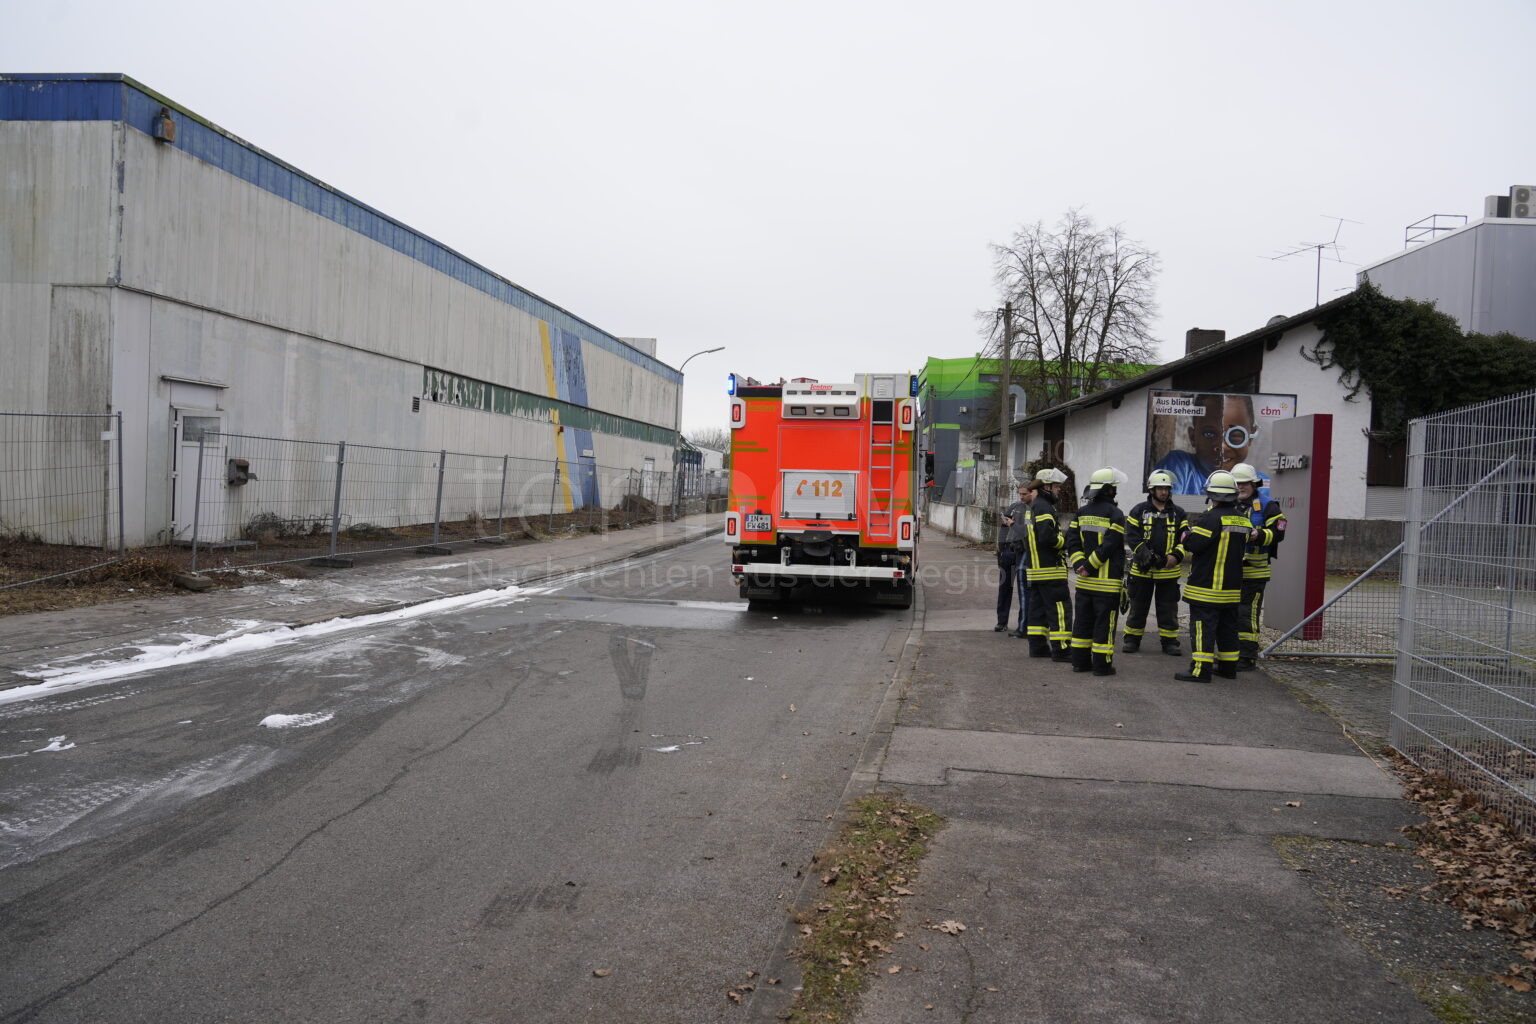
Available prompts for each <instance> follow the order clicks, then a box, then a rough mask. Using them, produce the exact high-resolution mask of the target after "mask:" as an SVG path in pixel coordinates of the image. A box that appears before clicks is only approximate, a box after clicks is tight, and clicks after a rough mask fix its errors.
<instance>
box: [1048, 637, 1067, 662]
mask: <svg viewBox="0 0 1536 1024" xmlns="http://www.w3.org/2000/svg"><path fill="white" fill-rule="evenodd" d="M1051 660H1052V661H1059V662H1061V663H1062V664H1066V663H1067V662H1069V661H1071V660H1072V655H1070V654H1068V653H1067V645H1066V644H1058V643H1055V642H1053V643H1052V644H1051Z"/></svg>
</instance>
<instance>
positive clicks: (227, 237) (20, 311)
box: [0, 75, 682, 545]
mask: <svg viewBox="0 0 1536 1024" xmlns="http://www.w3.org/2000/svg"><path fill="white" fill-rule="evenodd" d="M0 196H3V204H0V237H3V239H4V245H3V246H0V363H3V365H4V367H5V372H4V373H3V374H0V410H13V411H27V412H57V413H92V412H109V411H110V412H121V413H122V416H123V424H124V436H123V437H122V440H121V443H122V460H123V465H124V466H125V467H126V469H125V472H124V474H123V480H122V484H123V504H124V513H123V529H124V533H125V535H126V540H127V543H128V544H130V545H137V544H149V543H157V542H163V541H166V540H170V539H174V538H177V537H184V536H185V534H186V531H187V528H188V518H189V517H188V513H187V509H188V507H189V506H190V505H194V504H196V502H192V501H188V500H187V498H188V494H187V492H186V489H185V488H186V484H185V479H186V477H187V476H188V474H187V473H185V472H179V471H184V470H185V469H186V468H187V462H186V459H187V456H188V452H189V451H195V450H196V443H195V442H196V441H197V439H199V438H206V437H209V436H214V435H215V434H216V435H219V436H222V435H262V436H265V437H272V438H301V439H314V440H317V441H339V440H345V441H349V442H366V443H368V444H372V445H379V446H392V447H398V448H405V449H422V450H428V451H436V450H438V449H448V450H450V451H456V452H468V453H487V454H497V455H499V454H502V453H509V454H511V455H512V456H515V457H524V458H529V459H538V460H549V461H550V462H554V461H556V460H559V461H561V462H563V463H566V464H569V465H570V466H572V467H580V466H584V465H588V466H616V467H623V466H633V467H637V468H638V467H642V466H654V467H666V468H669V467H670V464H671V461H672V452H673V444H674V438H675V435H674V433H673V431H674V427H675V422H674V417H675V415H676V409H677V407H678V389H679V388H680V386H681V381H682V377H681V375H680V374H679V373H678V372H677V371H676V370H674V369H673V368H671V367H669V366H667V365H665V364H664V363H662V362H660V361H658V360H657V359H656V358H655V344H654V341H642V340H633V341H632V342H631V341H625V340H623V339H620V338H618V337H616V336H614V335H611V334H609V333H607V332H605V331H603V330H601V329H599V328H597V327H595V326H593V325H592V324H590V323H588V322H586V321H584V320H582V319H581V318H579V317H577V316H575V315H573V314H571V313H569V312H567V311H565V310H564V309H561V308H560V307H559V306H556V305H554V304H553V303H550V302H548V301H546V300H545V299H543V298H540V297H539V296H537V295H534V294H532V293H530V292H528V291H526V290H524V289H522V288H519V287H518V286H517V285H516V284H514V283H512V282H511V281H509V280H507V279H506V278H504V277H501V276H499V275H497V274H495V273H493V272H492V271H490V270H488V269H486V268H485V267H482V266H480V265H478V264H476V263H474V262H472V261H470V260H468V259H466V258H465V257H463V256H461V255H459V254H458V253H456V252H454V251H453V250H452V249H450V248H448V247H446V246H444V245H443V244H441V243H439V242H437V241H434V240H433V239H431V238H428V237H426V236H425V235H423V234H421V233H419V232H417V231H414V230H412V229H411V228H409V227H407V226H406V225H404V224H401V223H400V222H398V221H396V220H393V219H391V218H390V217H388V216H386V215H385V214H383V213H380V212H379V211H377V210H374V209H372V208H370V207H368V206H366V205H364V204H362V203H360V202H358V201H356V200H354V199H352V198H350V197H349V196H347V195H345V194H343V193H341V192H338V191H337V190H335V189H333V188H331V187H330V186H328V185H326V184H324V183H322V182H320V181H317V180H316V179H314V178H312V177H310V176H309V175H307V174H305V173H303V172H302V171H300V170H298V169H297V168H295V167H292V166H290V165H288V164H286V163H284V162H282V161H281V160H278V159H277V158H275V157H273V156H271V155H270V154H268V153H265V152H263V151H262V150H260V149H257V148H256V147H254V146H252V145H251V144H250V143H247V142H245V141H243V140H241V139H239V138H237V137H236V136H234V135H231V134H230V133H228V132H226V131H224V130H223V129H221V128H219V127H218V126H216V125H213V124H210V123H209V122H207V121H205V120H203V119H202V118H199V117H198V116H197V115H195V114H193V113H191V112H190V111H188V110H187V109H186V108H184V107H182V106H179V105H178V104H176V103H174V102H172V101H170V100H168V99H166V98H164V97H161V96H158V95H156V94H155V93H153V92H151V91H150V90H148V89H147V88H145V87H144V86H142V85H140V84H138V83H137V82H135V81H133V80H132V79H130V78H126V77H124V76H121V75H60V76H47V75H10V76H0ZM230 454H233V453H230ZM194 459H195V457H194ZM221 469H222V466H221ZM178 475H179V477H180V479H181V480H182V483H181V484H180V485H178V484H177V482H176V481H177V480H178ZM599 479H600V475H599V474H596V473H588V474H586V475H585V476H583V475H582V474H580V473H575V474H572V473H567V474H566V477H565V482H564V484H563V488H564V499H563V501H564V504H565V505H566V506H567V507H568V508H569V507H580V506H581V505H583V504H584V503H596V502H611V501H612V496H611V495H603V494H599V493H597V489H598V487H599V483H598V481H599Z"/></svg>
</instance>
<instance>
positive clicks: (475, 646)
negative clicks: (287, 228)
mask: <svg viewBox="0 0 1536 1024" xmlns="http://www.w3.org/2000/svg"><path fill="white" fill-rule="evenodd" d="M723 563H724V551H723V545H722V544H721V543H720V542H719V541H718V540H709V541H703V542H698V543H694V544H690V545H688V546H686V547H682V548H678V549H675V550H673V551H670V552H667V553H665V554H663V555H660V556H656V557H653V558H649V559H643V560H639V561H637V562H633V563H627V564H622V565H619V566H615V567H612V568H610V569H608V570H605V571H603V570H600V571H597V572H595V573H587V574H580V575H577V576H573V577H571V578H568V579H565V580H563V581H557V582H556V583H555V584H553V585H552V586H550V587H548V588H547V589H546V590H545V591H544V592H542V593H539V594H536V595H534V596H531V597H525V598H521V599H517V600H508V601H505V602H502V603H498V604H492V605H488V606H480V607H475V608H470V609H468V610H460V611H456V612H454V611H450V612H444V613H441V614H437V615H430V616H422V617H419V618H414V619H406V620H403V621H399V622H392V623H384V624H375V625H371V626H369V625H363V626H358V627H355V628H352V629H347V630H342V631H339V632H334V633H330V634H328V635H325V636H321V637H316V638H314V639H311V640H306V641H301V642H297V643H291V644H287V645H284V646H280V647H274V648H270V649H265V650H257V651H252V652H248V653H244V654H240V653H232V654H230V655H228V656H226V657H222V658H216V659H211V660H208V661H203V662H200V663H197V664H192V665H185V666H181V667H177V668H169V669H162V670H159V671H156V672H151V673H148V674H143V675H137V676H129V677H124V678H120V679H117V680H114V681H112V682H110V683H105V684H103V685H100V686H96V687H92V688H90V689H84V690H78V691H75V692H72V693H65V694H61V695H58V696H54V697H46V698H36V699H33V700H29V701H19V702H15V703H11V704H4V705H0V743H3V744H4V748H5V749H7V750H15V749H23V747H26V748H30V746H31V742H32V740H34V739H35V740H36V747H37V748H39V753H37V754H35V755H29V756H26V757H15V758H10V759H6V760H0V822H3V824H0V864H3V865H6V866H5V867H4V868H3V869H0V963H3V964H4V968H3V972H0V1021H22V1020H27V1021H32V1020H35V1021H48V1022H64V1021H69V1022H76V1021H113V1022H128V1021H156V1022H159V1024H166V1022H178V1021H197V1022H211V1021H258V1020H259V1021H263V1022H270V1021H274V1020H278V1021H325V1022H330V1024H335V1022H346V1021H444V1022H447V1021H452V1022H491V1021H496V1022H507V1021H583V1022H587V1021H608V1020H612V1021H621V1020H622V1021H689V1022H698V1021H713V1020H741V1019H743V1013H744V1011H743V1009H742V1008H741V1007H738V1006H736V1005H734V1004H733V1003H731V1002H729V1001H728V1000H727V998H726V996H725V992H726V990H727V989H729V988H731V987H733V986H736V985H739V984H742V983H744V982H746V981H747V975H748V972H750V971H756V972H759V976H758V977H757V978H755V979H753V983H755V984H757V985H759V986H760V987H762V986H764V985H765V982H766V977H765V975H768V974H771V973H774V971H775V968H776V967H777V968H779V969H781V968H782V964H780V963H778V958H779V957H780V956H781V955H782V953H783V946H784V943H785V941H786V932H787V929H786V910H787V908H788V906H789V905H790V903H791V902H792V901H793V900H794V898H795V895H796V892H797V890H798V888H799V886H800V885H801V884H802V881H803V880H802V879H801V878H797V877H796V875H797V870H798V869H800V868H801V867H803V866H804V865H805V864H806V862H807V860H808V858H809V856H810V855H811V854H812V853H813V852H814V851H815V849H816V848H817V847H818V846H819V845H820V844H821V843H822V841H823V840H824V839H825V836H826V833H827V829H828V827H829V826H830V825H831V824H832V822H831V821H830V820H829V816H831V815H832V814H833V813H834V812H835V811H836V809H837V807H838V806H839V804H840V801H841V800H842V798H843V795H844V791H845V788H846V786H847V784H848V781H849V777H850V772H851V770H852V769H853V767H854V765H855V763H856V761H857V759H858V757H859V755H860V751H861V749H862V747H863V745H864V742H865V739H866V736H867V734H868V732H869V729H870V726H871V723H872V721H873V719H874V716H875V714H876V711H877V709H878V708H879V705H880V703H881V701H882V699H883V698H884V697H885V695H886V692H887V690H888V688H889V686H890V682H891V678H892V674H893V671H894V670H895V668H896V660H897V658H898V654H899V651H900V650H901V647H902V645H903V643H904V642H905V641H906V639H907V635H908V630H909V628H910V625H911V614H910V613H909V612H905V611H896V610H891V609H880V610H877V609H862V608H846V607H837V606H831V605H829V606H825V607H824V608H822V609H820V610H816V609H811V610H807V611H803V612H799V613H791V612H785V613H782V614H777V615H775V614H774V613H771V612H770V613H749V612H747V611H746V610H745V602H741V601H739V600H738V599H737V598H736V596H735V591H734V588H733V587H732V586H731V584H730V580H729V577H728V576H727V575H725V574H724V573H722V572H721V571H720V567H721V565H722V564H723ZM274 715H283V716H293V717H290V718H287V719H271V718H269V716H274ZM327 716H329V717H327ZM264 721H267V722H268V724H267V725H263V724H262V723H263V722H264ZM274 726H277V727H274ZM56 737H63V739H61V740H55V738H56ZM68 744H74V745H73V746H68ZM45 747H55V748H59V749H54V750H50V751H47V752H46V753H43V752H42V750H43V748H45ZM595 971H604V972H610V973H607V974H606V975H604V976H597V975H595V974H594V972H595Z"/></svg>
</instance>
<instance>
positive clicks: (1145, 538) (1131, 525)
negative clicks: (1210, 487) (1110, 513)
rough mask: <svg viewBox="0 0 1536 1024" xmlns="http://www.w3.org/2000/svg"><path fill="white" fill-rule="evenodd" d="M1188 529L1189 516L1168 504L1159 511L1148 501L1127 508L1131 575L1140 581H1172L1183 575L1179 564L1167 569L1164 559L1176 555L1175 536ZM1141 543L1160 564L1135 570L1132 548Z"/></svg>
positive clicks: (1177, 547)
mask: <svg viewBox="0 0 1536 1024" xmlns="http://www.w3.org/2000/svg"><path fill="white" fill-rule="evenodd" d="M1188 528H1189V517H1188V516H1186V515H1185V514H1184V510H1183V509H1182V508H1180V507H1179V506H1177V505H1175V504H1174V503H1173V502H1171V501H1170V502H1169V503H1168V504H1167V505H1165V506H1164V507H1163V508H1162V509H1161V510H1159V509H1158V507H1157V506H1156V505H1154V504H1153V503H1152V502H1151V501H1150V500H1148V501H1144V502H1142V503H1141V504H1139V505H1137V506H1136V507H1135V508H1133V509H1131V511H1130V514H1129V515H1128V516H1127V517H1126V524H1125V541H1126V543H1127V544H1129V545H1130V546H1131V554H1132V559H1131V575H1132V576H1136V577H1139V578H1141V579H1154V580H1176V579H1178V578H1179V575H1180V574H1181V573H1183V571H1184V567H1183V566H1182V565H1175V566H1174V567H1173V568H1172V569H1170V568H1168V567H1167V561H1168V556H1169V555H1172V554H1175V553H1177V551H1178V549H1179V537H1180V536H1181V535H1183V533H1184V531H1185V530H1187V529H1188ZM1143 544H1145V545H1146V546H1147V547H1149V548H1150V549H1151V550H1152V553H1153V554H1155V555H1157V556H1158V560H1159V561H1160V562H1162V563H1163V564H1162V565H1155V566H1154V567H1153V568H1151V569H1148V570H1142V569H1138V568H1137V567H1136V562H1135V552H1136V549H1137V548H1139V547H1141V546H1142V545H1143Z"/></svg>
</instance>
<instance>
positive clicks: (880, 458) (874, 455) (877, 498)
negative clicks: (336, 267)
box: [867, 417, 896, 540]
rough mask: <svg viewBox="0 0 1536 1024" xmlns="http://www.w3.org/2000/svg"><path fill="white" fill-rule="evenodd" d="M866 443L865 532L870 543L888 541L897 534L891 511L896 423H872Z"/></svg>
mask: <svg viewBox="0 0 1536 1024" xmlns="http://www.w3.org/2000/svg"><path fill="white" fill-rule="evenodd" d="M893 419H894V417H893ZM869 442H870V443H869V503H868V507H869V521H868V524H867V533H868V535H869V537H870V539H871V540H891V539H892V538H894V537H895V535H896V526H895V517H894V516H893V515H892V509H891V504H892V492H893V490H894V487H893V484H894V482H895V461H896V424H894V423H875V424H871V426H870V438H869Z"/></svg>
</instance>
